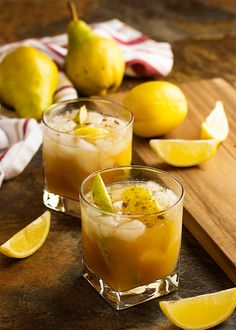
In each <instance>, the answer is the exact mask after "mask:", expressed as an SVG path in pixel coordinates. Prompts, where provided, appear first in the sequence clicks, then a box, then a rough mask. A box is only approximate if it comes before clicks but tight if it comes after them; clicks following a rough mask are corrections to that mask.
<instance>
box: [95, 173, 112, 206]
mask: <svg viewBox="0 0 236 330" xmlns="http://www.w3.org/2000/svg"><path fill="white" fill-rule="evenodd" d="M92 195H93V201H94V203H95V204H96V205H97V206H98V207H99V208H100V209H101V210H102V211H104V212H113V205H112V201H111V198H110V195H109V193H108V191H107V188H106V186H105V184H104V182H103V179H102V177H101V175H100V174H96V175H95V177H94V180H93V184H92Z"/></svg>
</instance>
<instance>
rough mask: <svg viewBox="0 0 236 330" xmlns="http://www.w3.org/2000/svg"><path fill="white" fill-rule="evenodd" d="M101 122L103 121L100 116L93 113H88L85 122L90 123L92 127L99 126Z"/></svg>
mask: <svg viewBox="0 0 236 330" xmlns="http://www.w3.org/2000/svg"><path fill="white" fill-rule="evenodd" d="M102 120H103V115H102V114H100V113H98V112H94V111H90V112H89V115H88V120H87V121H88V122H90V123H91V124H92V125H95V126H99V125H100V124H101V123H102Z"/></svg>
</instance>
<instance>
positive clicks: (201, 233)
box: [116, 78, 236, 284]
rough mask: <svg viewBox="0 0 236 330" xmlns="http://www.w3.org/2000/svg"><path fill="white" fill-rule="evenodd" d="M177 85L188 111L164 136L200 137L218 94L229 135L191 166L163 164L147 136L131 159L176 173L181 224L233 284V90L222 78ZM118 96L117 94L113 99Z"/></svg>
mask: <svg viewBox="0 0 236 330" xmlns="http://www.w3.org/2000/svg"><path fill="white" fill-rule="evenodd" d="M180 88H181V90H182V91H183V92H184V94H185V95H186V98H187V100H188V104H189V114H188V116H187V119H186V120H185V122H184V123H183V124H182V125H181V126H179V127H178V128H177V129H176V130H174V131H172V132H171V133H170V134H168V135H167V136H165V138H186V139H195V138H196V139H197V138H199V134H200V125H201V123H202V121H203V120H204V119H205V117H206V116H207V115H208V114H209V112H210V111H211V110H212V109H213V107H214V105H215V102H216V101H217V100H221V101H222V102H223V103H224V106H225V111H226V114H227V117H228V120H229V126H230V134H229V137H228V138H227V140H226V141H225V142H224V143H223V144H222V145H221V146H220V147H219V149H218V151H217V153H216V155H215V156H214V157H213V158H212V159H211V160H209V161H208V162H206V163H204V164H202V165H201V166H195V167H190V168H175V167H172V166H169V165H167V164H164V163H163V162H162V161H161V160H159V159H158V158H157V156H156V155H155V154H154V153H153V151H152V150H151V149H150V147H149V145H148V141H149V140H148V139H143V138H138V137H135V138H134V157H133V162H134V163H138V164H140V163H142V164H145V165H148V166H153V167H157V168H161V169H163V170H166V171H168V172H171V173H172V174H174V175H175V176H176V177H177V178H178V179H180V181H181V182H182V183H183V185H184V187H185V190H186V194H185V204H184V205H185V211H186V212H185V217H184V224H185V226H186V227H187V228H188V229H189V230H190V231H191V233H192V234H193V235H194V236H195V238H196V239H197V240H198V241H199V243H200V244H201V245H202V246H203V247H204V248H205V249H206V250H207V252H208V253H209V254H210V255H211V257H212V258H213V259H214V260H215V261H216V262H217V263H218V264H219V266H220V267H221V268H222V269H223V270H224V271H225V273H226V274H227V275H228V276H229V278H230V279H231V280H232V281H233V282H234V283H235V284H236V213H235V207H236V203H235V196H236V90H235V89H234V88H233V87H232V86H231V85H230V84H229V83H227V82H226V81H225V80H223V79H221V78H214V79H211V80H201V81H197V82H191V83H186V84H181V85H180ZM122 97H124V94H123V95H122V94H119V95H117V97H116V99H119V100H122Z"/></svg>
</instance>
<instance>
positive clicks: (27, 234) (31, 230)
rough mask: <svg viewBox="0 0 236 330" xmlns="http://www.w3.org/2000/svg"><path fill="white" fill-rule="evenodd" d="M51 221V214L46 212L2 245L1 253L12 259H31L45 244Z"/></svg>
mask: <svg viewBox="0 0 236 330" xmlns="http://www.w3.org/2000/svg"><path fill="white" fill-rule="evenodd" d="M50 219H51V213H50V212H49V211H46V212H45V213H43V214H42V215H41V216H40V217H39V218H37V219H36V220H34V221H33V222H31V223H30V224H29V225H28V226H26V227H25V228H23V229H22V230H20V231H19V232H18V233H16V234H15V235H14V236H12V237H11V238H10V239H9V240H8V241H6V242H5V243H4V244H3V245H1V246H0V252H1V253H3V254H5V255H6V256H8V257H11V258H26V257H29V256H30V255H32V254H33V253H34V252H36V251H37V250H38V249H39V248H40V247H41V246H42V245H43V243H44V242H45V240H46V238H47V236H48V232H49V228H50Z"/></svg>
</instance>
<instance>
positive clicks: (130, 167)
mask: <svg viewBox="0 0 236 330" xmlns="http://www.w3.org/2000/svg"><path fill="white" fill-rule="evenodd" d="M121 169H124V170H125V169H126V170H127V169H140V170H147V171H150V172H158V173H160V174H163V175H165V176H167V177H169V178H171V179H172V180H173V181H175V183H176V184H177V185H178V186H179V188H180V196H179V197H178V199H177V201H176V202H175V203H173V204H171V205H170V206H168V207H166V208H165V209H164V210H161V211H156V212H152V213H145V214H142V213H140V214H118V213H115V212H107V211H103V210H101V209H99V208H98V207H97V206H96V205H94V204H92V203H90V202H89V201H88V200H87V199H86V198H85V196H84V194H83V193H82V189H83V187H84V185H86V183H87V182H88V181H89V180H90V179H91V178H92V177H94V176H95V175H97V174H102V173H106V172H110V171H115V170H121ZM184 195H185V190H184V187H183V185H182V183H181V182H180V181H179V180H178V179H176V178H175V176H174V175H172V174H170V173H168V172H166V171H163V170H160V169H157V168H155V167H151V166H144V165H128V166H116V167H114V168H106V169H103V170H98V171H96V172H94V173H92V174H90V175H88V176H87V177H86V178H85V179H84V180H83V182H82V184H81V187H80V192H79V196H80V197H81V198H82V200H83V201H84V202H85V203H86V204H87V205H89V206H90V207H92V208H93V209H95V210H96V211H98V210H99V211H100V212H101V213H103V214H106V215H108V216H118V217H120V218H127V217H129V218H131V219H137V218H140V217H143V216H145V217H150V216H158V215H162V214H164V213H167V212H169V211H170V210H172V209H173V208H175V207H176V206H177V205H178V204H180V203H181V202H182V200H183V198H184Z"/></svg>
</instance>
